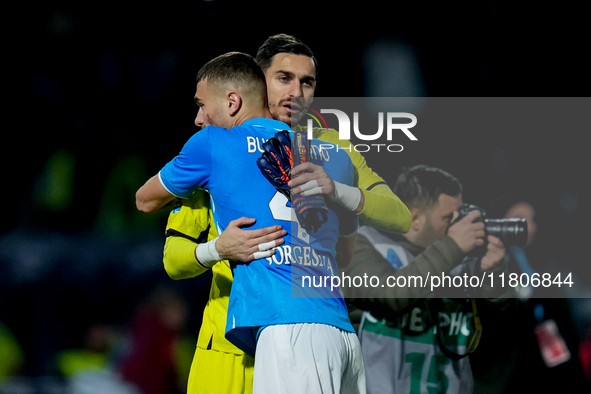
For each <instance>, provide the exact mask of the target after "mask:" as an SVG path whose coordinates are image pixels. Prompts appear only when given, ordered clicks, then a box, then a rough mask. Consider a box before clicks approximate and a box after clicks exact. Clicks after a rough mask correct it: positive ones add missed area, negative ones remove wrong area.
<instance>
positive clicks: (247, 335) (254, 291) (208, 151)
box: [159, 118, 357, 355]
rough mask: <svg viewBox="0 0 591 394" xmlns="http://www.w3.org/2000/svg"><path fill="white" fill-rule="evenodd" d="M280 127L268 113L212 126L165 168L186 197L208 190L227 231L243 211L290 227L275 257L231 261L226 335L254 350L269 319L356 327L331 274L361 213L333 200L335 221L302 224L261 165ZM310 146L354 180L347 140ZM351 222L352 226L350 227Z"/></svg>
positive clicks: (328, 167) (173, 187)
mask: <svg viewBox="0 0 591 394" xmlns="http://www.w3.org/2000/svg"><path fill="white" fill-rule="evenodd" d="M280 130H289V127H288V126H287V124H285V123H283V122H279V121H276V120H272V119H265V118H255V119H250V120H247V121H245V122H244V123H243V124H242V125H240V126H236V127H233V128H231V129H224V128H220V127H214V126H209V127H206V128H205V129H203V130H202V131H200V132H198V133H196V134H195V135H193V136H192V137H191V138H190V139H189V141H188V142H187V143H186V144H185V146H184V147H183V149H182V151H181V152H180V154H179V155H178V156H177V157H175V158H174V159H173V160H172V161H170V162H169V163H168V164H166V165H165V166H164V168H162V170H161V171H160V173H159V177H160V180H161V182H162V184H163V185H164V187H165V188H166V189H167V190H168V191H170V192H171V193H172V194H174V195H176V196H178V197H182V198H187V197H189V196H190V195H191V194H192V193H193V191H195V190H196V189H197V188H204V189H206V190H208V191H209V193H210V195H211V207H212V211H213V216H214V220H215V223H216V226H217V229H218V231H219V233H220V234H221V233H222V232H223V231H224V229H225V228H226V227H227V226H228V224H229V223H230V221H232V220H234V219H238V218H240V217H242V216H246V217H250V218H256V219H257V222H256V224H255V225H254V226H252V227H251V228H252V229H255V228H262V227H267V226H272V225H277V224H279V225H282V226H283V228H284V229H285V230H286V231H287V235H286V236H285V237H284V239H285V244H284V245H281V246H280V247H279V248H277V250H276V253H275V255H274V256H273V257H271V258H265V259H260V260H255V261H252V262H250V263H233V262H231V264H232V267H233V273H234V282H233V284H232V292H231V295H230V300H229V306H228V318H227V323H226V338H228V340H230V341H231V342H232V343H234V344H235V345H236V346H237V347H239V348H240V349H242V350H243V351H245V352H246V353H248V354H250V355H254V350H255V347H256V332H257V330H258V329H259V328H260V327H265V326H268V325H273V324H290V323H321V324H328V325H333V326H336V327H339V328H341V329H343V330H346V331H350V332H354V330H353V327H352V326H351V323H350V321H349V317H348V313H347V307H346V306H345V303H344V301H343V299H342V297H341V294H340V292H339V290H338V288H331V281H330V277H331V276H333V275H338V272H337V270H338V269H337V264H336V261H335V255H336V252H335V246H336V243H337V237H338V236H339V234H340V233H347V234H349V233H351V232H353V231H354V230H355V229H356V225H357V221H356V218H355V217H354V215H351V213H348V215H345V214H344V213H342V212H340V211H339V209H340V207H338V206H336V204H332V203H328V201H327V206H328V208H329V209H328V221H327V222H326V223H324V224H323V225H322V226H321V227H320V229H319V230H318V231H316V232H314V233H312V234H308V233H307V232H306V231H305V230H303V229H302V228H301V227H300V226H299V225H298V223H297V221H295V220H296V219H295V215H294V214H293V210H292V209H291V205H290V203H289V202H288V200H287V198H286V197H285V196H283V195H282V194H281V193H279V192H277V190H276V189H275V187H274V186H273V185H271V183H270V182H269V181H268V180H267V179H266V178H265V177H264V176H263V174H262V173H261V172H260V170H259V168H258V167H257V165H256V160H257V159H258V158H259V157H260V156H261V153H262V149H261V146H262V144H263V142H265V141H266V140H267V139H269V138H271V137H273V136H274V135H275V133H277V132H278V131H280ZM321 144H322V147H321V146H320V145H321ZM331 146H332V147H331ZM310 153H311V161H312V162H313V163H314V164H317V165H321V166H323V168H324V170H325V171H326V172H327V173H328V174H329V175H330V176H331V178H332V179H333V180H335V181H337V182H340V183H343V184H346V185H351V186H352V185H353V180H354V168H353V164H352V162H351V159H350V158H349V155H348V154H347V152H346V151H344V150H343V149H342V148H341V149H340V150H337V148H336V147H335V146H334V145H332V144H330V143H327V142H323V141H319V140H313V141H312V144H311V149H310ZM345 217H346V219H345ZM344 222H347V223H346V228H347V230H343V228H344V225H345V223H344ZM339 226H340V230H339ZM351 229H352V230H353V231H351ZM327 279H328V280H327Z"/></svg>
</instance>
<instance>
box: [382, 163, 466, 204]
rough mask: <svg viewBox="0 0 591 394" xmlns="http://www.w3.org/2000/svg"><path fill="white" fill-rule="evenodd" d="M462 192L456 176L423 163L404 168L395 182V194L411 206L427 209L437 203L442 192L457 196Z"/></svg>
mask: <svg viewBox="0 0 591 394" xmlns="http://www.w3.org/2000/svg"><path fill="white" fill-rule="evenodd" d="M461 193H462V184H461V183H460V181H459V180H458V179H457V178H456V177H454V176H453V175H451V174H450V173H448V172H445V171H443V170H442V169H440V168H436V167H428V166H426V165H423V164H420V165H417V166H414V167H410V168H403V172H402V174H400V175H399V176H398V179H397V180H396V183H395V184H394V194H396V195H397V196H398V198H400V199H401V200H402V202H403V203H404V204H406V206H407V207H409V208H414V207H417V208H421V209H425V208H428V207H430V206H432V205H433V204H435V203H436V202H437V200H438V199H439V196H440V195H441V194H447V195H448V196H452V197H455V196H458V195H460V194H461Z"/></svg>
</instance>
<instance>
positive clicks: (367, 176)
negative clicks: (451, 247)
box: [314, 129, 412, 234]
mask: <svg viewBox="0 0 591 394" xmlns="http://www.w3.org/2000/svg"><path fill="white" fill-rule="evenodd" d="M314 137H315V138H318V139H321V140H323V141H327V142H332V143H333V144H336V145H338V146H340V147H342V148H343V150H344V151H345V152H347V154H348V155H349V157H350V158H351V162H352V163H353V166H354V168H355V181H356V186H357V187H358V188H359V189H360V191H361V199H360V200H359V204H358V206H357V207H356V208H355V210H354V211H355V212H356V213H357V214H358V215H359V217H360V218H361V219H362V220H363V221H364V222H365V223H367V224H368V225H370V226H372V227H375V228H377V229H379V230H382V231H386V232H390V233H396V234H405V233H407V232H408V230H410V224H411V222H412V215H411V213H410V210H409V209H408V208H407V207H406V205H405V204H404V203H403V202H402V201H401V200H400V199H399V198H398V196H396V195H395V194H394V192H392V190H391V189H390V187H388V185H387V184H386V182H385V181H384V180H383V179H382V178H381V177H380V176H379V175H378V174H376V173H375V172H374V171H373V170H372V169H371V168H370V167H368V165H367V162H366V161H365V158H364V157H363V156H362V155H361V153H359V152H357V151H356V150H355V149H354V148H353V145H352V144H351V142H349V141H347V140H341V139H339V135H338V132H337V131H336V130H332V129H329V130H324V131H321V130H319V129H315V130H314Z"/></svg>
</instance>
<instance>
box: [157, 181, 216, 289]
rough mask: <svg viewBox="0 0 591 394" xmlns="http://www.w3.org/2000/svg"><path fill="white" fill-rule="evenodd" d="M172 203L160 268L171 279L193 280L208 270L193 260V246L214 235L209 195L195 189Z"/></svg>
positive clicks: (212, 237)
mask: <svg viewBox="0 0 591 394" xmlns="http://www.w3.org/2000/svg"><path fill="white" fill-rule="evenodd" d="M175 204H176V205H174V208H173V210H172V211H171V212H170V215H169V216H168V222H167V224H166V243H165V244H164V257H163V261H164V269H165V270H166V273H168V275H169V276H170V277H171V278H172V279H186V278H193V277H195V276H197V275H201V274H202V273H204V272H205V271H208V270H209V269H208V268H205V267H203V266H202V265H201V264H199V262H198V261H197V258H196V257H195V248H196V247H197V243H201V242H206V241H208V240H211V239H214V238H215V237H217V236H218V234H217V231H216V229H215V225H214V223H213V217H212V214H211V210H210V209H209V207H210V206H209V194H207V192H206V191H205V190H202V189H199V190H197V191H196V192H195V193H193V195H192V196H191V197H189V198H188V199H184V200H180V199H179V200H177V201H176V202H175Z"/></svg>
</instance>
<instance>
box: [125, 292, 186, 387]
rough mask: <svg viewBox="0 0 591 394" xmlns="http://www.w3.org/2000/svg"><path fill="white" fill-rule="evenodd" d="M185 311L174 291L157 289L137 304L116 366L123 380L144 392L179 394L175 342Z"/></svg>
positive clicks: (180, 329)
mask: <svg viewBox="0 0 591 394" xmlns="http://www.w3.org/2000/svg"><path fill="white" fill-rule="evenodd" d="M186 314H187V306H186V303H185V301H184V300H183V299H182V298H181V297H180V296H179V295H178V294H177V293H176V292H175V291H173V290H170V289H166V288H157V289H156V290H154V292H153V293H152V294H151V295H150V297H149V299H148V300H147V302H146V303H144V304H142V305H140V306H139V307H138V308H137V310H136V313H135V316H134V317H133V320H132V322H131V326H130V338H129V349H128V352H127V354H126V355H125V356H124V357H123V360H122V362H121V365H120V367H119V369H120V372H121V375H122V376H123V379H124V380H125V381H127V382H130V383H132V384H134V385H135V386H136V387H137V388H138V389H139V390H140V391H141V392H142V393H143V394H164V393H170V394H175V393H182V392H184V389H183V388H182V385H181V384H180V383H179V381H178V373H177V369H178V363H177V345H178V343H179V338H180V333H181V331H182V330H183V328H184V325H185V321H186Z"/></svg>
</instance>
